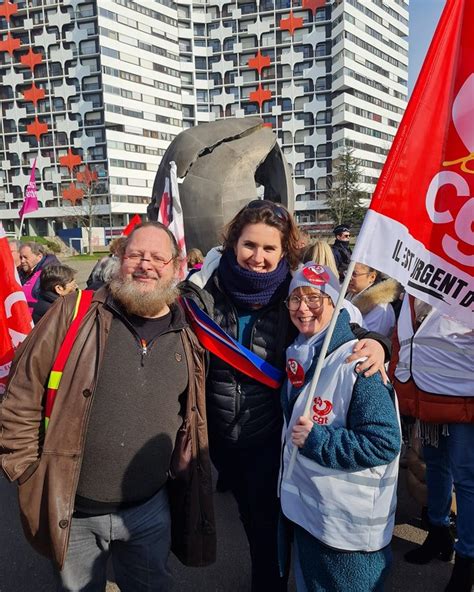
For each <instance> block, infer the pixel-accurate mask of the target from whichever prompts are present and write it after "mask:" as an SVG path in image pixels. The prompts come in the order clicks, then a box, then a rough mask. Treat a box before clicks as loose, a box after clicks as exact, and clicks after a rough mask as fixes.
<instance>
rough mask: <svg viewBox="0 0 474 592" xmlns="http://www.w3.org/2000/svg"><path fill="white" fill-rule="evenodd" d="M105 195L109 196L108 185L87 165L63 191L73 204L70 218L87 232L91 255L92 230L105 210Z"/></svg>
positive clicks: (88, 250) (65, 197)
mask: <svg viewBox="0 0 474 592" xmlns="http://www.w3.org/2000/svg"><path fill="white" fill-rule="evenodd" d="M104 194H105V195H106V194H107V191H106V184H105V183H104V182H103V181H100V180H99V178H98V174H97V172H96V171H93V170H91V169H90V168H89V165H87V164H86V165H85V166H83V167H82V169H80V170H79V171H78V172H77V174H76V180H75V181H73V182H72V183H71V184H70V185H69V187H68V188H67V189H65V190H64V191H63V197H64V199H65V200H68V201H70V202H71V208H70V210H71V214H70V216H68V218H71V219H73V220H74V221H75V222H77V224H78V226H80V227H82V228H85V229H86V231H87V252H88V254H89V255H91V254H92V252H93V248H92V229H93V227H94V226H95V220H96V218H97V216H98V215H99V214H100V213H101V210H102V209H103V198H104Z"/></svg>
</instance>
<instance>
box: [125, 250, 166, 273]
mask: <svg viewBox="0 0 474 592" xmlns="http://www.w3.org/2000/svg"><path fill="white" fill-rule="evenodd" d="M123 258H124V259H127V260H128V261H130V263H132V264H133V265H138V264H139V263H141V262H142V261H149V262H150V263H151V264H152V265H153V267H155V269H163V268H164V267H166V266H167V265H168V263H171V261H173V259H174V257H171V259H168V261H166V259H163V257H160V256H159V255H154V254H153V253H150V256H149V257H145V253H136V252H132V253H130V254H128V255H124V256H123Z"/></svg>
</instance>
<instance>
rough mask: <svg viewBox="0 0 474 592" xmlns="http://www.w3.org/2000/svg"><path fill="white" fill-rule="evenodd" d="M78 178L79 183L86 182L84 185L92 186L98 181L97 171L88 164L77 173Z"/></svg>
mask: <svg viewBox="0 0 474 592" xmlns="http://www.w3.org/2000/svg"><path fill="white" fill-rule="evenodd" d="M77 180H78V181H79V183H84V185H87V187H90V186H91V185H92V183H94V181H97V172H96V171H91V170H90V168H89V165H86V166H85V167H84V168H83V170H82V171H79V172H78V173H77Z"/></svg>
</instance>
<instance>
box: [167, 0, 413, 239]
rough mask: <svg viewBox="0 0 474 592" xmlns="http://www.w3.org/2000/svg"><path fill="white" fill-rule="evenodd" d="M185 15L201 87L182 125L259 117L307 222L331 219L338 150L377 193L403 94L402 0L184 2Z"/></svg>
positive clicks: (194, 84)
mask: <svg viewBox="0 0 474 592" xmlns="http://www.w3.org/2000/svg"><path fill="white" fill-rule="evenodd" d="M178 21H179V35H180V51H181V55H182V56H184V57H185V59H186V63H185V65H184V66H183V67H185V68H186V73H185V74H184V79H183V83H186V84H187V85H189V89H191V88H192V89H194V95H189V96H188V97H187V98H183V109H184V124H185V125H189V124H196V123H199V122H200V121H206V120H208V119H211V120H213V119H217V118H222V117H245V116H246V115H260V116H261V117H263V119H264V121H265V123H266V125H268V126H271V127H272V128H273V129H274V130H275V132H276V133H277V134H278V138H279V141H280V143H281V145H282V147H283V151H284V153H285V155H286V158H287V160H288V162H289V163H290V165H291V166H292V169H293V175H294V181H295V195H296V203H295V210H296V218H297V221H298V222H299V223H300V224H302V225H304V226H308V227H310V228H311V227H315V226H316V227H321V226H322V225H325V224H328V223H330V220H329V218H328V214H327V206H326V203H325V202H326V196H327V193H326V192H327V188H328V184H329V182H330V176H331V173H332V170H333V166H334V163H335V162H336V161H337V157H338V154H339V153H340V151H341V150H342V149H343V148H349V149H351V150H353V156H354V157H355V158H357V159H358V160H359V162H360V164H361V169H360V170H361V189H362V190H363V191H364V192H365V193H366V195H367V197H370V195H371V193H372V192H373V190H374V188H375V183H376V182H377V179H378V176H379V174H380V171H381V168H382V166H383V163H384V161H385V157H386V155H387V153H388V150H389V148H390V145H391V142H392V140H393V138H394V136H395V133H396V130H397V127H398V124H399V122H400V120H401V117H402V114H403V112H404V109H405V106H406V102H407V84H408V41H407V36H408V2H407V1H405V0H335V1H333V2H331V1H327V2H326V0H256V1H251V0H234V1H233V2H227V1H224V0H207V1H206V2H202V3H201V2H199V3H198V2H194V3H192V4H191V3H189V2H178ZM189 98H191V99H192V100H191V101H190V102H189V103H188V99H189Z"/></svg>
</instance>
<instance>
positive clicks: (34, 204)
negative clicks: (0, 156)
mask: <svg viewBox="0 0 474 592" xmlns="http://www.w3.org/2000/svg"><path fill="white" fill-rule="evenodd" d="M35 171H36V158H35V160H34V162H33V166H32V167H31V173H30V182H29V183H28V187H27V188H26V191H25V199H24V200H23V205H22V206H21V208H20V211H19V212H18V215H19V216H20V218H23V217H24V216H26V214H31V212H36V210H37V209H38V208H39V206H38V192H37V190H36V177H35Z"/></svg>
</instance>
